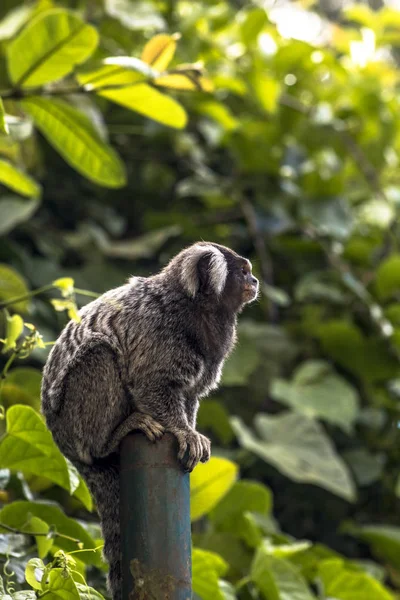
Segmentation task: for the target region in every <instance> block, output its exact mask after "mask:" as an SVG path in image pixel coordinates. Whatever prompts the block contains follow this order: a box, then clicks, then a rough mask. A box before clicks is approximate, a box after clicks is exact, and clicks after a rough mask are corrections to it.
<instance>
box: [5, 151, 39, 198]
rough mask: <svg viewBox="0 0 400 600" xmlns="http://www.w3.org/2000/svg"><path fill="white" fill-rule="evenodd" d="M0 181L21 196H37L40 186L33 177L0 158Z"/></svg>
mask: <svg viewBox="0 0 400 600" xmlns="http://www.w3.org/2000/svg"><path fill="white" fill-rule="evenodd" d="M0 183H2V184H3V185H6V186H7V187H9V188H11V189H12V190H14V191H15V192H18V194H21V195H22V196H37V195H39V193H40V186H39V185H38V184H37V183H36V181H35V180H34V179H32V178H31V177H29V175H27V174H26V173H24V172H23V171H21V170H20V169H18V168H17V167H15V166H14V165H13V164H11V163H10V162H8V161H7V160H2V159H0Z"/></svg>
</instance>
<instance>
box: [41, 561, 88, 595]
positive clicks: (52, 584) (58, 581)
mask: <svg viewBox="0 0 400 600" xmlns="http://www.w3.org/2000/svg"><path fill="white" fill-rule="evenodd" d="M43 591H45V592H46V591H50V598H54V600H56V599H60V600H80V597H79V592H78V588H77V587H76V584H75V581H74V580H73V579H72V577H71V575H70V574H69V573H66V571H65V569H51V571H50V573H49V577H48V580H47V581H46V582H45V583H44V584H43Z"/></svg>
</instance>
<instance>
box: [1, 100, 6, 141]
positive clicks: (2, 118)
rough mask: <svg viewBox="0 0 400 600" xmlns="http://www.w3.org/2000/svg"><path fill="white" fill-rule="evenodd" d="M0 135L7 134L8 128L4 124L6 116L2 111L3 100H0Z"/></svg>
mask: <svg viewBox="0 0 400 600" xmlns="http://www.w3.org/2000/svg"><path fill="white" fill-rule="evenodd" d="M0 133H2V134H4V135H7V134H8V127H7V124H6V114H5V111H4V104H3V100H2V99H1V98H0Z"/></svg>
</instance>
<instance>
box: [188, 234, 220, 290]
mask: <svg viewBox="0 0 400 600" xmlns="http://www.w3.org/2000/svg"><path fill="white" fill-rule="evenodd" d="M227 276H228V265H227V262H226V258H225V256H224V255H223V254H222V252H221V251H220V250H218V248H215V247H214V246H211V245H208V244H205V245H204V246H201V245H200V244H198V245H197V244H196V245H195V246H192V247H191V248H188V249H187V253H186V256H184V258H183V260H182V271H181V281H182V284H183V286H184V288H185V290H186V292H187V293H188V295H189V296H190V297H191V298H194V297H195V296H196V294H197V292H198V291H199V289H200V286H201V285H203V284H204V285H205V286H208V287H209V288H210V289H211V290H212V291H213V292H214V293H215V294H216V295H217V296H219V295H220V294H221V293H222V290H223V289H224V287H225V283H226V278H227Z"/></svg>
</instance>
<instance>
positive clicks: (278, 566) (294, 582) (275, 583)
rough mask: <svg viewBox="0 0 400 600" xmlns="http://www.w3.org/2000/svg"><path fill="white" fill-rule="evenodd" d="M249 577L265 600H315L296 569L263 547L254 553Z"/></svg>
mask: <svg viewBox="0 0 400 600" xmlns="http://www.w3.org/2000/svg"><path fill="white" fill-rule="evenodd" d="M250 577H251V579H252V581H253V582H254V584H255V585H256V586H257V588H258V589H259V590H260V592H261V593H262V595H263V598H265V599H266V600H289V599H290V600H315V596H314V594H312V593H311V590H310V589H309V587H308V586H307V584H306V582H305V580H304V579H303V577H302V576H301V574H300V571H299V570H298V569H297V567H296V566H294V565H293V564H291V563H290V562H289V561H288V560H285V559H284V558H278V557H276V556H273V555H271V554H270V553H269V552H268V551H267V550H266V549H265V548H264V547H263V546H260V548H259V549H258V550H257V552H256V555H255V557H254V560H253V564H252V566H251V571H250Z"/></svg>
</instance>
